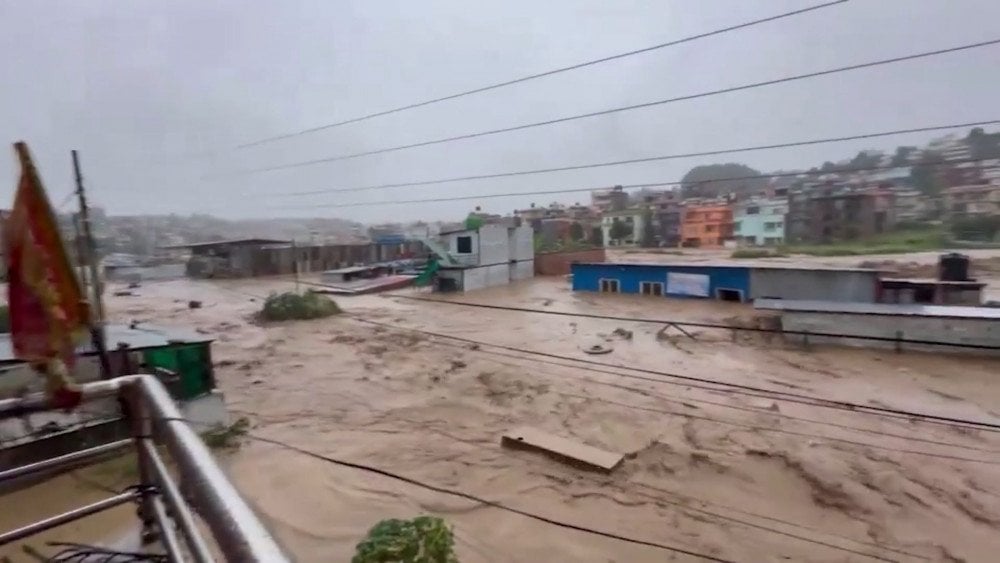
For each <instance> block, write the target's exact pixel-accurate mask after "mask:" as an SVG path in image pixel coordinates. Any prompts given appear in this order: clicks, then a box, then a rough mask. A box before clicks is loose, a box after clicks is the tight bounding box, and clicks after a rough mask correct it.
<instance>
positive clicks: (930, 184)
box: [910, 151, 945, 195]
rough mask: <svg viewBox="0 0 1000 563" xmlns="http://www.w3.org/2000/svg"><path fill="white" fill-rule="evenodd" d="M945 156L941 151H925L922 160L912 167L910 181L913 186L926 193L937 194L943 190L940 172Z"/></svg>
mask: <svg viewBox="0 0 1000 563" xmlns="http://www.w3.org/2000/svg"><path fill="white" fill-rule="evenodd" d="M944 161H945V160H944V156H942V155H941V154H939V153H936V152H931V151H924V154H923V155H922V156H921V157H920V161H919V162H917V163H916V164H915V165H913V168H911V169H910V181H911V182H912V183H913V187H915V188H916V189H918V190H920V191H921V192H923V193H924V194H928V195H937V194H938V193H939V192H940V191H941V179H940V176H939V174H938V169H939V168H940V166H939V165H940V164H941V163H943V162H944Z"/></svg>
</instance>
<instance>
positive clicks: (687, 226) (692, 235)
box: [681, 202, 733, 248]
mask: <svg viewBox="0 0 1000 563" xmlns="http://www.w3.org/2000/svg"><path fill="white" fill-rule="evenodd" d="M731 238H733V207H732V206H731V205H729V204H727V203H720V202H705V203H694V202H688V203H687V204H686V205H685V207H684V218H683V220H682V223H681V245H682V246H686V247H691V248H721V247H722V245H723V243H725V242H726V241H727V240H729V239H731Z"/></svg>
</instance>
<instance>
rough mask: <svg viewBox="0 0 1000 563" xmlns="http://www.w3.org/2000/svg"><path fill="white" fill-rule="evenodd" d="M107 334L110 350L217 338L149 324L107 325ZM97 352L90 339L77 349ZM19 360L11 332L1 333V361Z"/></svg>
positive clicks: (198, 341)
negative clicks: (125, 345)
mask: <svg viewBox="0 0 1000 563" xmlns="http://www.w3.org/2000/svg"><path fill="white" fill-rule="evenodd" d="M105 335H106V338H107V345H108V350H114V349H116V348H117V347H118V344H119V343H125V344H128V346H129V348H130V349H133V350H142V349H144V348H159V347H162V346H167V345H170V344H178V343H192V344H194V343H203V342H212V341H213V340H215V339H214V338H211V337H209V336H206V335H204V334H199V333H197V332H194V331H191V330H186V329H176V328H167V327H161V326H156V325H148V324H140V325H138V326H137V327H136V328H129V326H128V325H107V326H106V327H105ZM95 352H96V350H94V347H93V346H91V344H90V340H89V339H88V340H87V341H86V343H84V344H82V345H80V346H79V347H78V348H77V350H76V353H77V354H79V355H87V354H93V353H95ZM18 361H20V360H18V359H17V358H15V357H14V349H13V347H12V345H11V341H10V334H0V363H4V362H18Z"/></svg>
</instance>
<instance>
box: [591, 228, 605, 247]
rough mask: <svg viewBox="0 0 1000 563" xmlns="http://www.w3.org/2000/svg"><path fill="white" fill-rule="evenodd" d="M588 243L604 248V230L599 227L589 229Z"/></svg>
mask: <svg viewBox="0 0 1000 563" xmlns="http://www.w3.org/2000/svg"><path fill="white" fill-rule="evenodd" d="M590 242H592V243H593V244H596V245H598V246H604V230H603V229H601V227H600V226H597V225H595V226H594V228H592V229H590Z"/></svg>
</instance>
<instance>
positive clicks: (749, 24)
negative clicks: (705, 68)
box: [236, 0, 847, 149]
mask: <svg viewBox="0 0 1000 563" xmlns="http://www.w3.org/2000/svg"><path fill="white" fill-rule="evenodd" d="M845 2H847V0H836V1H834V2H826V3H824V4H817V5H815V6H810V7H807V8H802V9H801V10H794V11H791V12H785V13H783V14H778V15H776V16H770V17H767V18H762V19H758V20H752V21H749V22H745V23H741V24H737V25H732V26H729V27H724V28H721V29H716V30H714V31H709V32H706V33H700V34H698V35H692V36H690V37H684V38H682V39H675V40H673V41H668V42H666V43H659V44H657V45H651V46H649V47H643V48H641V49H635V50H633V51H626V52H624V53H618V54H615V55H609V56H606V57H601V58H599V59H593V60H589V61H584V62H582V63H577V64H574V65H570V66H565V67H560V68H555V69H552V70H547V71H544V72H539V73H536V74H529V75H527V76H522V77H520V78H514V79H511V80H507V81H504V82H498V83H496V84H490V85H488V86H481V87H479V88H473V89H472V90H466V91H464V92H458V93H456V94H449V95H447V96H441V97H439V98H432V99H430V100H425V101H422V102H415V103H411V104H407V105H404V106H399V107H396V108H392V109H388V110H383V111H378V112H374V113H369V114H366V115H361V116H358V117H352V118H350V119H345V120H343V121H337V122H334V123H328V124H326V125H319V126H316V127H310V128H308V129H301V130H299V131H293V132H291V133H283V134H281V135H275V136H272V137H265V138H263V139H259V140H256V141H251V142H247V143H243V144H241V145H238V146H237V147H236V148H238V149H245V148H250V147H255V146H258V145H263V144H266V143H271V142H274V141H280V140H283V139H289V138H292V137H298V136H301V135H307V134H309V133H316V132H318V131H323V130H326V129H333V128H335V127H340V126H342V125H347V124H350V123H358V122H360V121H366V120H368V119H373V118H376V117H382V116H384V115H390V114H393V113H399V112H402V111H406V110H410V109H415V108H419V107H424V106H429V105H431V104H436V103H438V102H444V101H447V100H454V99H456V98H461V97H464V96H470V95H472V94H479V93H481V92H487V91H489V90H496V89H497V88H503V87H505V86H511V85H514V84H520V83H521V82H527V81H529V80H535V79H536V78H543V77H546V76H552V75H554V74H559V73H562V72H567V71H571V70H577V69H580V68H585V67H588V66H593V65H598V64H601V63H606V62H610V61H614V60H618V59H623V58H626V57H631V56H633V55H639V54H642V53H648V52H650V51H656V50H658V49H663V48H666V47H673V46H674V45H680V44H682V43H688V42H691V41H696V40H698V39H704V38H706V37H712V36H714V35H721V34H723V33H728V32H730V31H736V30H739V29H744V28H747V27H752V26H755V25H759V24H763V23H768V22H772V21H776V20H780V19H783V18H788V17H792V16H797V15H799V14H804V13H806V12H812V11H814V10H819V9H822V8H828V7H830V6H835V5H837V4H843V3H845Z"/></svg>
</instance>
